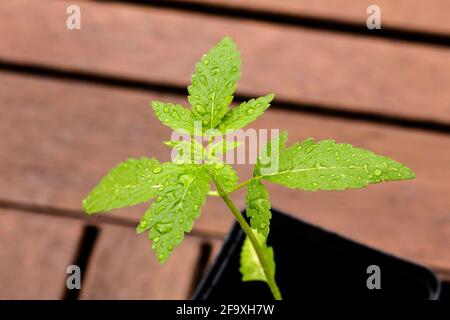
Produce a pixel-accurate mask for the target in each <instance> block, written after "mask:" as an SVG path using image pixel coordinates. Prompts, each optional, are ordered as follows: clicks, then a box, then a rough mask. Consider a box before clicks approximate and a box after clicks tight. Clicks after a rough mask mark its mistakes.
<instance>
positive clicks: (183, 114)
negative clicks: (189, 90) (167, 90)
mask: <svg viewBox="0 0 450 320" xmlns="http://www.w3.org/2000/svg"><path fill="white" fill-rule="evenodd" d="M152 108H153V110H154V111H155V115H156V116H157V117H158V119H159V120H160V121H161V122H162V123H164V124H165V125H166V126H168V127H170V128H172V129H173V130H175V131H178V132H183V133H189V134H193V133H194V119H193V117H192V113H191V110H189V109H188V108H186V107H183V106H181V105H179V104H173V103H164V102H160V101H152Z"/></svg>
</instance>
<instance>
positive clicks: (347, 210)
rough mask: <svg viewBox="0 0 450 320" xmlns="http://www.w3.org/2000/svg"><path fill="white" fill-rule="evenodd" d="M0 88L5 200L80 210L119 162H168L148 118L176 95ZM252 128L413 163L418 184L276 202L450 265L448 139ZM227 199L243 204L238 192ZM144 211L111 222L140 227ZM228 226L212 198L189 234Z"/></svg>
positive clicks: (7, 81) (337, 129) (337, 123)
mask: <svg viewBox="0 0 450 320" xmlns="http://www.w3.org/2000/svg"><path fill="white" fill-rule="evenodd" d="M0 82H1V83H2V86H0V97H2V99H1V105H0V109H1V112H2V114H3V116H2V117H1V118H0V136H2V137H8V138H7V139H1V140H0V150H2V151H3V152H2V153H1V154H0V176H1V183H0V194H1V198H2V199H6V200H11V201H15V202H23V203H34V204H39V205H42V206H53V207H57V208H58V207H59V208H67V209H77V210H80V209H81V208H80V206H81V199H82V198H83V197H84V196H85V195H86V194H87V193H88V191H89V190H90V189H91V188H92V187H93V186H94V185H95V184H96V183H97V182H98V181H99V179H100V178H101V177H102V176H103V175H104V174H105V173H106V172H107V171H108V169H109V168H111V167H113V166H115V165H116V164H117V163H119V162H120V161H122V160H124V159H125V158H127V157H139V156H143V155H145V156H155V157H157V158H159V159H161V160H168V159H169V150H168V148H167V147H165V146H163V145H162V144H161V143H160V141H162V140H166V139H169V138H170V131H169V129H167V128H165V127H164V126H163V125H161V124H160V123H159V122H158V120H157V119H156V118H155V117H154V116H153V114H152V111H151V109H150V107H149V101H150V100H152V99H159V100H163V101H174V102H176V101H178V102H182V101H183V100H182V99H180V98H177V97H170V96H167V95H161V94H157V93H153V92H140V91H129V90H119V89H117V88H114V89H111V88H108V87H94V86H91V85H86V84H80V83H75V82H74V83H71V82H60V81H58V80H46V79H36V78H27V77H23V76H16V75H11V74H0ZM275 103H276V102H275ZM11 110H13V111H11ZM252 128H279V129H282V130H288V131H289V143H292V142H294V141H298V140H302V139H304V138H306V137H308V136H311V137H315V138H317V139H325V138H334V139H335V140H337V141H338V142H349V143H352V144H354V145H355V146H358V147H363V148H367V149H370V150H373V151H375V152H377V153H379V154H382V155H387V156H390V157H392V158H394V159H396V160H398V161H400V162H403V163H405V164H407V165H408V166H410V167H411V168H412V169H413V170H414V171H415V172H416V174H417V179H416V180H414V181H404V182H395V183H386V184H380V185H372V186H370V187H368V188H367V189H362V190H351V191H345V192H316V193H306V192H300V191H297V190H289V189H285V188H282V187H277V186H274V185H271V186H270V190H271V199H272V204H273V206H274V207H276V208H280V209H282V210H285V211H287V212H289V213H291V214H293V215H295V216H298V217H302V218H304V219H305V220H307V221H310V222H313V223H316V224H318V225H320V226H323V227H326V228H328V229H330V230H333V231H336V232H339V233H341V234H343V235H345V236H348V237H350V238H353V239H356V240H359V241H361V242H363V243H367V244H370V245H373V246H375V247H378V248H381V249H384V250H387V251H390V252H392V253H395V254H398V255H401V256H404V257H407V258H410V259H413V260H415V261H419V262H422V263H425V264H427V265H430V266H436V267H440V268H443V269H446V268H450V256H449V254H450V253H449V251H448V243H450V219H449V214H448V210H449V208H448V205H449V203H448V194H449V192H450V187H449V185H448V184H447V183H446V181H448V180H449V179H450V176H449V175H450V172H449V171H448V170H444V169H443V166H444V165H445V164H447V163H449V162H450V152H449V151H448V150H450V137H449V136H447V135H440V134H434V133H427V132H424V131H415V130H406V129H400V128H395V127H389V126H379V125H375V124H369V123H364V122H358V121H342V120H336V119H332V118H320V117H315V116H311V115H305V114H301V113H291V112H286V111H280V110H269V111H268V112H267V114H266V115H264V117H262V118H260V119H259V120H257V121H256V122H255V123H254V125H253V126H252ZM236 168H237V170H238V172H239V173H240V175H241V178H242V179H245V178H248V177H250V176H251V166H247V165H237V166H236ZM233 199H235V200H236V203H237V204H238V206H239V207H240V208H243V207H244V199H245V193H244V192H238V193H237V194H235V195H233ZM146 206H147V205H141V206H138V207H134V208H127V209H123V210H117V211H116V212H114V213H112V215H120V216H121V217H125V218H129V219H132V220H133V221H136V222H137V220H138V218H139V217H140V216H141V215H142V213H143V211H144V209H145V208H146ZM102 217H104V216H102V215H99V216H96V217H92V218H91V219H92V221H96V222H101V221H102V219H103V218H102ZM231 223H232V217H231V214H229V213H228V211H227V209H226V207H225V205H224V204H223V203H222V202H221V201H220V199H218V198H216V197H212V198H210V199H208V204H207V206H206V207H205V208H204V210H203V215H202V217H201V218H200V219H199V220H198V221H197V222H196V224H195V230H197V231H202V232H206V233H210V234H221V235H224V234H225V233H227V232H228V230H229V227H230V226H231Z"/></svg>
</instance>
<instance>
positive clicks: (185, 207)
mask: <svg viewBox="0 0 450 320" xmlns="http://www.w3.org/2000/svg"><path fill="white" fill-rule="evenodd" d="M175 166H176V167H177V168H176V169H175V170H177V172H176V175H173V176H172V179H170V180H168V181H167V183H166V184H165V185H164V186H163V187H162V188H160V189H158V193H157V197H156V199H155V201H154V202H153V204H152V205H151V206H150V208H149V209H148V210H147V211H146V212H145V214H144V216H143V217H142V219H141V221H140V223H139V225H138V227H137V232H138V233H142V232H144V231H145V230H149V239H150V240H152V241H153V245H152V248H153V249H154V250H156V253H157V257H158V260H159V261H160V262H161V263H163V262H165V261H166V260H167V259H168V258H169V256H170V254H171V253H172V250H173V248H174V247H175V246H177V245H179V244H180V243H181V242H182V241H183V237H184V233H185V232H190V231H191V230H192V227H193V225H194V220H196V219H197V218H198V217H199V216H200V209H201V207H202V206H203V204H204V203H205V200H206V194H207V193H208V192H209V185H210V180H209V175H208V173H207V171H206V170H205V167H204V166H200V165H175Z"/></svg>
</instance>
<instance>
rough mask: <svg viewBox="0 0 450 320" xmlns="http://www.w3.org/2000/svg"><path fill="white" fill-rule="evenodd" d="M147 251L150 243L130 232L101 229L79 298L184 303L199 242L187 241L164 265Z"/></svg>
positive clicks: (128, 230)
mask: <svg viewBox="0 0 450 320" xmlns="http://www.w3.org/2000/svg"><path fill="white" fill-rule="evenodd" d="M150 247H151V243H150V241H149V240H147V238H146V237H144V236H138V235H137V234H136V232H135V231H134V230H133V229H131V228H125V227H119V226H104V227H102V229H101V233H100V237H99V239H98V242H97V245H96V247H95V249H94V252H93V255H92V257H91V260H90V264H89V269H88V274H87V276H86V280H85V285H84V288H83V289H82V291H81V298H82V299H121V300H123V299H187V298H188V297H189V294H190V291H191V284H192V275H193V272H194V268H195V267H196V263H197V260H198V253H199V241H198V240H197V239H195V238H192V237H186V238H185V240H184V241H183V243H182V245H181V246H179V247H177V249H178V250H175V251H174V253H173V254H172V256H171V257H170V259H169V260H168V261H167V262H166V263H165V264H164V265H161V264H160V263H159V262H158V261H157V259H156V257H155V255H154V253H153V252H152V251H151V249H150Z"/></svg>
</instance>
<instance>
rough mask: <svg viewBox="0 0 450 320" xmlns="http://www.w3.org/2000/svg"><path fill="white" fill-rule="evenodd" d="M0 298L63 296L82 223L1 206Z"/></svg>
mask: <svg viewBox="0 0 450 320" xmlns="http://www.w3.org/2000/svg"><path fill="white" fill-rule="evenodd" d="M0 219H1V223H0V243H1V245H0V299H60V298H62V296H63V293H64V288H65V285H66V279H67V277H68V276H69V275H68V274H66V268H67V267H68V266H69V265H71V264H72V263H73V262H74V258H75V254H76V252H77V249H78V243H79V240H80V236H81V232H82V225H81V223H80V222H78V221H76V220H69V219H62V218H53V217H46V216H43V215H34V214H29V213H23V212H20V211H13V210H3V209H0Z"/></svg>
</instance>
